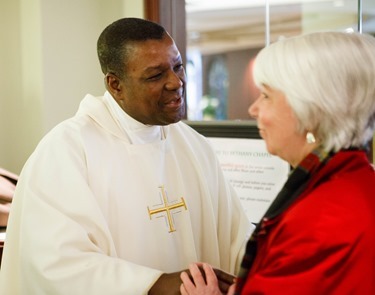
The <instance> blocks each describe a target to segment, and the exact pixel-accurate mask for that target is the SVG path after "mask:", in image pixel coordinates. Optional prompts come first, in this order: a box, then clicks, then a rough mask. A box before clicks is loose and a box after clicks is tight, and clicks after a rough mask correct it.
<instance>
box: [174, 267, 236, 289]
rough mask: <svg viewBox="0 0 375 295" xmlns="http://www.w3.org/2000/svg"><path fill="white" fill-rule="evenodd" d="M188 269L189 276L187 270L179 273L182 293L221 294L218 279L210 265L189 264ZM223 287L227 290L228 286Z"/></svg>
mask: <svg viewBox="0 0 375 295" xmlns="http://www.w3.org/2000/svg"><path fill="white" fill-rule="evenodd" d="M189 271H190V275H191V277H190V276H189V275H188V273H187V272H182V273H181V280H182V284H181V287H180V291H181V294H182V295H188V294H189V295H201V294H202V295H206V294H207V295H222V294H223V293H222V291H221V290H220V287H219V281H218V278H217V277H216V274H215V271H214V269H213V268H212V266H210V265H209V264H207V263H202V264H191V265H190V266H189ZM216 272H218V270H216ZM228 276H229V275H228ZM231 283H232V282H231ZM228 287H229V286H228ZM225 289H226V290H228V288H225ZM232 289H233V286H231V287H230V288H229V290H230V292H232ZM225 293H226V292H225Z"/></svg>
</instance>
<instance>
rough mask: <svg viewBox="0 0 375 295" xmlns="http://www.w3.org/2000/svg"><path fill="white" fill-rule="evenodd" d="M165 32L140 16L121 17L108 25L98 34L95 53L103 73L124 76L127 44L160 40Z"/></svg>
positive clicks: (127, 52)
mask: <svg viewBox="0 0 375 295" xmlns="http://www.w3.org/2000/svg"><path fill="white" fill-rule="evenodd" d="M166 34H167V32H166V30H165V29H164V28H163V27H162V26H161V25H159V24H157V23H155V22H152V21H149V20H145V19H141V18H132V17H130V18H122V19H119V20H117V21H115V22H113V23H112V24H110V25H108V26H107V27H106V28H105V29H104V31H103V32H102V33H101V34H100V36H99V39H98V42H97V53H98V57H99V62H100V66H101V68H102V72H103V73H104V75H106V74H107V73H113V74H115V75H116V76H118V77H119V78H123V77H124V74H125V73H124V68H125V65H126V61H127V59H128V54H129V50H128V49H129V48H128V46H127V45H129V44H131V43H134V42H141V41H146V40H150V39H151V40H152V39H153V40H161V39H163V37H164V36H165V35H166Z"/></svg>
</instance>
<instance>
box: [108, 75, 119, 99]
mask: <svg viewBox="0 0 375 295" xmlns="http://www.w3.org/2000/svg"><path fill="white" fill-rule="evenodd" d="M104 82H105V87H106V88H107V90H108V91H109V93H111V94H112V96H113V97H114V98H116V97H118V96H119V95H120V94H121V89H122V85H121V81H120V78H118V77H117V76H116V75H115V74H114V73H111V72H109V73H107V74H106V75H105V78H104Z"/></svg>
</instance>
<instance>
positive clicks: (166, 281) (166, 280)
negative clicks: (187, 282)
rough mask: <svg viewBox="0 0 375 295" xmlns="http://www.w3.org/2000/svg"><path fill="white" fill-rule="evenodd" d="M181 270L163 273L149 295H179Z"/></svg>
mask: <svg viewBox="0 0 375 295" xmlns="http://www.w3.org/2000/svg"><path fill="white" fill-rule="evenodd" d="M180 274H181V272H174V273H168V274H166V273H165V274H162V275H161V276H160V278H159V279H158V280H157V281H156V282H155V284H154V285H153V286H152V287H151V289H150V290H149V291H148V295H160V294H163V295H175V294H176V295H177V294H180V286H181V283H182V282H181V279H180Z"/></svg>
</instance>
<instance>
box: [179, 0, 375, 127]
mask: <svg viewBox="0 0 375 295" xmlns="http://www.w3.org/2000/svg"><path fill="white" fill-rule="evenodd" d="M267 4H268V5H269V6H268V8H267V7H266V5H267ZM358 11H362V12H363V14H362V19H363V23H362V22H361V23H359V22H358V19H361V18H359V17H358ZM267 21H268V23H267V24H266V22H267ZM186 29H187V59H188V63H187V76H188V78H187V79H188V89H187V104H188V119H189V120H249V119H250V118H249V115H248V113H247V109H248V107H249V105H250V104H251V102H252V101H253V100H254V99H255V98H256V97H257V95H258V90H257V89H256V87H255V86H254V85H253V83H252V70H251V67H252V63H253V60H254V57H255V56H256V54H257V53H258V52H259V50H260V49H261V48H263V47H264V46H266V44H267V42H269V41H270V42H274V41H277V40H278V39H279V38H284V37H290V36H295V35H299V34H302V33H308V32H314V31H322V30H338V31H361V30H362V29H363V32H365V33H371V34H374V32H375V1H374V0H315V1H308V0H305V1H304V0H299V1H297V0H268V1H267V0H186ZM266 29H269V31H268V32H266ZM268 38H269V40H268Z"/></svg>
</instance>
